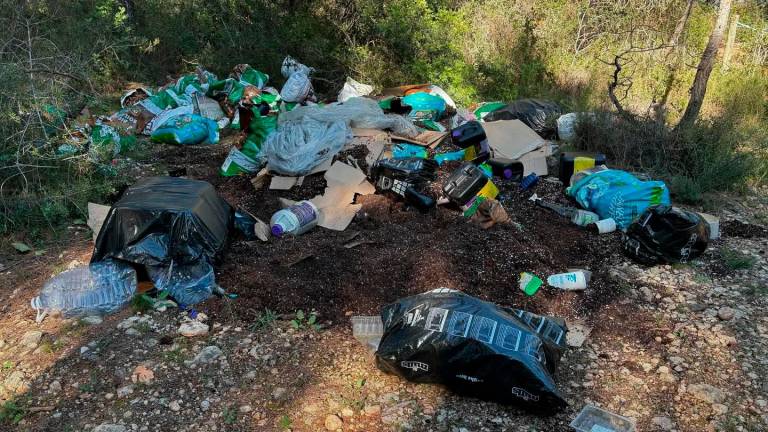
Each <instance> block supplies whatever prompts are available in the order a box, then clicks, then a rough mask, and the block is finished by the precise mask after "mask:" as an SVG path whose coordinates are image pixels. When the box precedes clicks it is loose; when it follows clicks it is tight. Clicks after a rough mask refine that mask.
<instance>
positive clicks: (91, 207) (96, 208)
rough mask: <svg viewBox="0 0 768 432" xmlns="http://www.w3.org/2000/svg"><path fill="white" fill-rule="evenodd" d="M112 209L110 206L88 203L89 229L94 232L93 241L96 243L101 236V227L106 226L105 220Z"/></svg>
mask: <svg viewBox="0 0 768 432" xmlns="http://www.w3.org/2000/svg"><path fill="white" fill-rule="evenodd" d="M111 208H112V207H110V206H108V205H102V204H96V203H92V202H89V203H88V228H90V229H91V231H93V241H94V242H96V237H98V236H99V231H101V226H102V225H104V220H105V219H106V218H107V214H108V213H109V210H110V209H111Z"/></svg>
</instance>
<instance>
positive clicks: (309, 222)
mask: <svg viewBox="0 0 768 432" xmlns="http://www.w3.org/2000/svg"><path fill="white" fill-rule="evenodd" d="M319 218H320V211H319V210H318V209H317V207H315V205H314V204H312V203H311V202H309V201H299V202H297V203H296V204H294V205H292V206H290V207H288V208H285V209H282V210H280V211H279V212H277V213H275V214H273V215H272V219H270V220H269V226H270V227H271V231H272V235H273V236H275V237H281V236H283V235H284V234H293V235H299V234H304V233H305V232H307V231H309V230H311V229H312V228H314V227H315V226H316V225H317V222H318V219H319Z"/></svg>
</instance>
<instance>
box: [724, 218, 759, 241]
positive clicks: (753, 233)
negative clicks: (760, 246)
mask: <svg viewBox="0 0 768 432" xmlns="http://www.w3.org/2000/svg"><path fill="white" fill-rule="evenodd" d="M721 230H722V234H723V235H724V236H728V237H741V238H768V229H766V228H764V227H761V226H759V225H753V224H748V223H744V222H739V221H737V220H729V221H727V222H724V223H723V224H722V226H721Z"/></svg>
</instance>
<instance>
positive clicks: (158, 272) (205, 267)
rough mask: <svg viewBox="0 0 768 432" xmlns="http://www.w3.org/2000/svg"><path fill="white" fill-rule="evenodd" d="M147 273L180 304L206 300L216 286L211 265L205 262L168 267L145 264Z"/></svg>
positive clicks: (157, 286) (158, 286)
mask: <svg viewBox="0 0 768 432" xmlns="http://www.w3.org/2000/svg"><path fill="white" fill-rule="evenodd" d="M147 274H149V278H150V279H151V280H152V282H153V283H154V284H155V287H156V288H157V289H159V290H160V291H167V292H168V294H169V295H170V296H171V297H172V298H173V299H174V300H176V302H178V303H180V304H182V305H193V304H196V303H200V302H202V301H204V300H207V299H208V298H209V297H210V296H211V295H212V294H213V290H214V287H215V286H216V276H215V274H214V272H213V266H212V265H210V264H209V263H207V262H204V261H203V262H201V263H199V264H194V265H186V266H177V265H174V264H173V263H171V265H170V266H168V267H160V266H147Z"/></svg>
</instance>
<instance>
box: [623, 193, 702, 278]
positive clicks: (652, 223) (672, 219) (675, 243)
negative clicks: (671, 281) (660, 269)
mask: <svg viewBox="0 0 768 432" xmlns="http://www.w3.org/2000/svg"><path fill="white" fill-rule="evenodd" d="M708 242H709V225H707V223H706V222H705V221H704V220H703V219H702V218H701V217H700V216H699V215H698V214H696V213H692V212H688V211H685V210H681V209H678V208H674V207H669V206H657V207H652V208H649V209H648V210H646V211H645V213H643V214H642V215H641V216H640V218H639V219H638V220H637V222H635V223H633V224H632V225H630V226H629V229H628V230H627V233H626V235H625V236H624V250H625V252H626V253H627V254H628V255H629V256H631V257H632V258H634V259H636V260H637V261H639V262H641V263H643V264H659V263H678V262H679V263H685V262H688V260H690V259H693V258H696V257H698V256H699V255H701V254H702V253H704V251H705V250H706V249H707V243H708Z"/></svg>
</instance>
